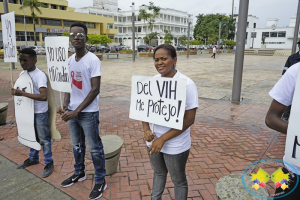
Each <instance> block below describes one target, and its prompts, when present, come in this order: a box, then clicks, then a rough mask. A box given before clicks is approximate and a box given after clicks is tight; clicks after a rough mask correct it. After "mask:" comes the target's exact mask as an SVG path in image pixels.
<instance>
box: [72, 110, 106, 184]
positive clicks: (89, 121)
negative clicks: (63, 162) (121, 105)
mask: <svg viewBox="0 0 300 200" xmlns="http://www.w3.org/2000/svg"><path fill="white" fill-rule="evenodd" d="M69 130H70V135H71V140H72V145H73V153H74V158H75V164H74V167H75V173H74V174H76V175H78V174H80V173H82V172H84V169H85V165H84V156H85V149H86V147H85V138H86V140H87V142H88V145H89V149H90V153H91V155H92V160H93V164H94V167H95V183H96V184H101V183H103V182H104V178H105V173H106V170H105V157H104V150H103V144H102V141H101V138H100V136H99V111H97V112H81V113H79V115H78V116H77V117H75V118H74V119H71V120H69Z"/></svg>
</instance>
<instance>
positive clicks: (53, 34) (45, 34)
mask: <svg viewBox="0 0 300 200" xmlns="http://www.w3.org/2000/svg"><path fill="white" fill-rule="evenodd" d="M61 34H62V33H42V38H43V41H45V37H47V36H61Z"/></svg>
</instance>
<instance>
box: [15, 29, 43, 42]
mask: <svg viewBox="0 0 300 200" xmlns="http://www.w3.org/2000/svg"><path fill="white" fill-rule="evenodd" d="M26 35H27V41H34V32H26ZM35 37H36V40H37V41H39V34H38V33H36V36H35ZM16 41H25V32H24V31H16Z"/></svg>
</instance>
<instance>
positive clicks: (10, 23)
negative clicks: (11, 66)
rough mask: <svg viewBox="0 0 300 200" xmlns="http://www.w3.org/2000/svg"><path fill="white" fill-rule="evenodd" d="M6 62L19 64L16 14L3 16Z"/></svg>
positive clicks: (11, 13)
mask: <svg viewBox="0 0 300 200" xmlns="http://www.w3.org/2000/svg"><path fill="white" fill-rule="evenodd" d="M1 22H2V38H3V52H4V62H18V56H17V45H16V26H15V12H10V13H7V14H4V15H1Z"/></svg>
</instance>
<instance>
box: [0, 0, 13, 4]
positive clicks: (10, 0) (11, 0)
mask: <svg viewBox="0 0 300 200" xmlns="http://www.w3.org/2000/svg"><path fill="white" fill-rule="evenodd" d="M2 2H3V1H2ZM8 3H14V4H16V3H17V0H9V1H8Z"/></svg>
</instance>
